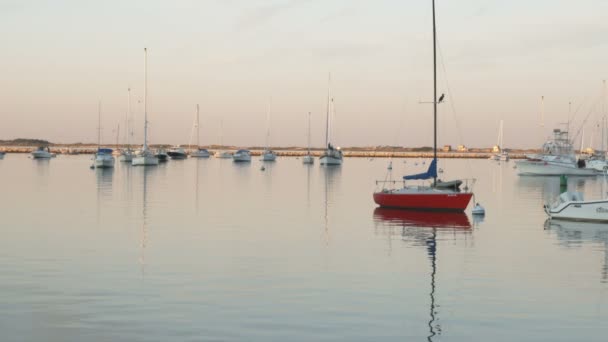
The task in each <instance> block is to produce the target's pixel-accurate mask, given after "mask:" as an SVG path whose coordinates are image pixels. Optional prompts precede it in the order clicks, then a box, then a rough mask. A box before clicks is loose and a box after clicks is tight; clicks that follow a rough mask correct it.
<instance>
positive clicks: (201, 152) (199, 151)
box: [190, 104, 211, 158]
mask: <svg viewBox="0 0 608 342" xmlns="http://www.w3.org/2000/svg"><path fill="white" fill-rule="evenodd" d="M200 131H201V129H200V120H199V109H198V104H197V105H196V149H195V150H194V151H192V152H190V157H192V158H209V156H210V155H211V154H210V153H209V151H208V150H207V149H205V148H201V143H200V135H201V134H200Z"/></svg>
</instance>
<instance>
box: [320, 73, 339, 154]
mask: <svg viewBox="0 0 608 342" xmlns="http://www.w3.org/2000/svg"><path fill="white" fill-rule="evenodd" d="M333 102H334V99H333V98H332V97H331V74H330V75H329V81H328V87H327V116H326V119H325V120H326V121H325V147H326V149H325V152H323V155H321V157H320V158H319V160H320V161H319V163H320V164H321V165H342V151H341V150H340V148H339V147H338V148H336V147H334V146H333V145H332V144H331V114H332V110H333Z"/></svg>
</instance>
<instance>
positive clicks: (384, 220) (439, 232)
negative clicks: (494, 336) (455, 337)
mask: <svg viewBox="0 0 608 342" xmlns="http://www.w3.org/2000/svg"><path fill="white" fill-rule="evenodd" d="M374 222H375V223H376V227H378V226H377V225H378V224H379V225H381V226H384V227H385V228H388V229H389V230H388V234H390V235H391V236H392V235H393V234H394V233H395V232H394V228H397V229H398V230H399V233H400V236H401V238H402V239H403V240H404V241H408V242H413V243H414V244H415V245H416V246H424V247H426V251H427V254H428V257H429V260H430V261H431V285H430V287H431V289H430V293H429V297H430V311H429V322H428V327H429V335H428V336H427V340H428V341H432V340H433V337H435V336H436V335H440V334H441V325H440V324H439V323H438V320H439V318H438V317H437V315H438V313H439V311H438V310H437V308H438V307H439V305H438V304H437V303H436V301H435V291H436V290H437V283H435V276H436V275H437V239H438V237H443V236H444V234H447V236H450V235H451V236H453V235H452V234H460V233H463V234H470V233H471V223H470V221H469V218H468V217H467V215H466V214H464V213H461V212H432V211H413V210H399V209H386V208H376V209H375V210H374Z"/></svg>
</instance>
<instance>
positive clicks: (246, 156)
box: [232, 150, 251, 163]
mask: <svg viewBox="0 0 608 342" xmlns="http://www.w3.org/2000/svg"><path fill="white" fill-rule="evenodd" d="M232 160H234V162H237V163H239V162H250V161H251V152H249V151H248V150H238V151H236V152H234V154H233V155H232Z"/></svg>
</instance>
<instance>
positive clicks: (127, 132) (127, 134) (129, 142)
mask: <svg viewBox="0 0 608 342" xmlns="http://www.w3.org/2000/svg"><path fill="white" fill-rule="evenodd" d="M127 93H128V96H127V117H126V118H125V125H126V126H127V127H126V128H127V129H126V130H125V135H126V136H127V138H126V139H125V140H126V143H127V148H129V147H130V145H131V139H130V138H131V132H130V130H131V125H130V124H129V120H130V119H131V87H128V88H127Z"/></svg>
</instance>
